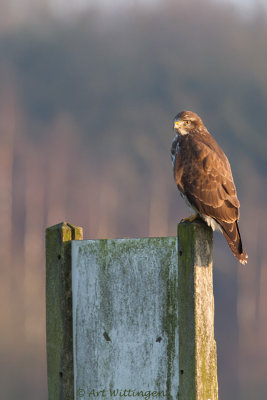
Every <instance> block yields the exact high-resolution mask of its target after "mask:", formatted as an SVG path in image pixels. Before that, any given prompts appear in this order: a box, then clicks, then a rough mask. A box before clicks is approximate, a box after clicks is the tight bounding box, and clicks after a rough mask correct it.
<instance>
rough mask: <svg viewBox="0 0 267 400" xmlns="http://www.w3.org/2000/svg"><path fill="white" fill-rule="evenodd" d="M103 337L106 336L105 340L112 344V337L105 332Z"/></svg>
mask: <svg viewBox="0 0 267 400" xmlns="http://www.w3.org/2000/svg"><path fill="white" fill-rule="evenodd" d="M103 336H104V338H105V340H106V341H107V342H111V339H110V337H109V336H108V334H107V332H104V333H103Z"/></svg>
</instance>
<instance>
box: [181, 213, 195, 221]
mask: <svg viewBox="0 0 267 400" xmlns="http://www.w3.org/2000/svg"><path fill="white" fill-rule="evenodd" d="M198 218H199V214H193V215H190V217H187V218H183V219H182V221H181V222H186V221H189V222H193V221H195V220H196V219H198Z"/></svg>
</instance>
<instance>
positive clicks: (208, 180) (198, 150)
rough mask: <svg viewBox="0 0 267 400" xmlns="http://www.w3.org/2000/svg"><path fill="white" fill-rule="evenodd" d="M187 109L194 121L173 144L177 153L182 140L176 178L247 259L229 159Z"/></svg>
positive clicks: (240, 256) (195, 205)
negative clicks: (186, 131) (239, 226)
mask: <svg viewBox="0 0 267 400" xmlns="http://www.w3.org/2000/svg"><path fill="white" fill-rule="evenodd" d="M183 113H186V114H184V116H183V114H182V113H181V114H182V116H181V117H179V118H185V119H186V118H190V116H191V114H192V115H193V117H191V118H193V121H194V124H193V127H192V129H189V128H188V133H187V134H185V133H184V131H183V134H182V135H179V137H178V140H177V138H176V143H175V146H174V144H173V147H172V154H173V153H174V152H175V150H176V149H177V142H179V151H178V152H177V154H176V157H175V162H174V171H173V172H174V179H175V182H176V184H177V186H178V189H179V190H180V191H181V192H182V193H183V194H184V195H185V197H186V198H187V200H188V201H189V203H190V204H191V205H192V207H193V208H194V209H195V210H196V211H198V212H199V213H200V215H201V214H202V215H203V216H207V217H211V218H213V219H214V220H215V221H216V222H217V223H218V224H219V225H220V226H221V228H222V231H223V234H224V236H225V238H226V240H227V242H228V244H229V246H230V248H231V250H232V252H233V254H234V255H235V256H236V257H237V258H238V260H239V261H240V262H241V263H245V262H246V259H247V255H246V252H245V251H244V250H243V247H242V242H241V237H240V233H239V228H238V223H237V221H238V219H239V206H240V205H239V201H238V198H237V193H236V188H235V184H234V180H233V177H232V171H231V167H230V164H229V161H228V159H227V157H226V155H225V154H224V152H223V151H222V149H221V148H220V147H219V146H218V144H217V143H216V141H215V140H214V138H213V137H212V136H211V135H210V134H209V132H208V131H207V129H206V128H205V126H204V125H203V123H202V121H201V119H200V118H199V117H198V116H197V115H196V114H194V113H190V112H188V111H187V112H183ZM179 115H180V114H178V116H179ZM178 133H179V131H178ZM173 143H174V142H173ZM174 147H175V148H174Z"/></svg>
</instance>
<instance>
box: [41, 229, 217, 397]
mask: <svg viewBox="0 0 267 400" xmlns="http://www.w3.org/2000/svg"><path fill="white" fill-rule="evenodd" d="M46 238H47V239H46V240H47V300H46V301H47V367H48V392H49V400H59V399H61V400H69V399H71V400H73V399H75V400H77V399H95V398H96V399H97V400H98V399H101V400H105V398H106V399H107V400H110V399H111V398H114V400H118V399H121V397H137V398H138V399H141V400H150V399H152V398H153V397H156V398H157V400H160V399H164V398H166V399H168V400H169V399H173V400H174V399H177V398H179V400H208V399H210V400H217V399H218V389H217V364H216V344H215V341H214V335H213V329H214V328H213V318H214V306H213V285H212V255H211V252H212V232H211V231H210V229H209V228H208V227H207V226H206V225H205V224H204V223H201V222H199V221H196V222H194V223H192V224H190V223H186V222H185V223H181V224H179V230H178V249H177V238H175V237H165V238H142V239H114V240H113V239H101V240H83V241H81V240H79V239H81V238H82V231H81V228H77V227H73V226H71V225H69V224H66V223H62V224H59V225H56V226H54V227H51V228H48V229H47V236H46ZM129 400H130V399H129ZM133 400H135V399H133Z"/></svg>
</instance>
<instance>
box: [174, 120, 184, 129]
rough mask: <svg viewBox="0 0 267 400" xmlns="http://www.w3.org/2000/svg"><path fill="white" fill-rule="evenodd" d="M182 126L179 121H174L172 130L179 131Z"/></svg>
mask: <svg viewBox="0 0 267 400" xmlns="http://www.w3.org/2000/svg"><path fill="white" fill-rule="evenodd" d="M181 126H182V122H181V121H179V120H176V121H174V129H179V128H181Z"/></svg>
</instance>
